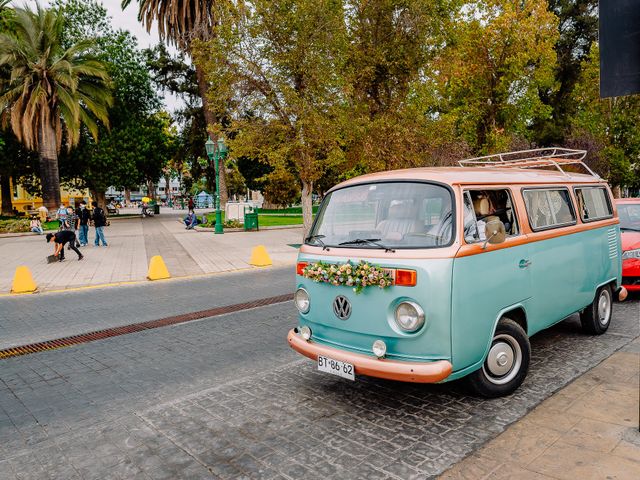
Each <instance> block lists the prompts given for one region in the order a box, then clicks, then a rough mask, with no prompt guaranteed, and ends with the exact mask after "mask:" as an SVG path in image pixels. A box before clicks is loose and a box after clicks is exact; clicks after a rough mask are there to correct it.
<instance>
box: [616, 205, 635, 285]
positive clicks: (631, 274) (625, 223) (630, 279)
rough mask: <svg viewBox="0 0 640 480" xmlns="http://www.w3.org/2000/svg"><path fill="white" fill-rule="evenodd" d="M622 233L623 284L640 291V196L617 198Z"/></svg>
mask: <svg viewBox="0 0 640 480" xmlns="http://www.w3.org/2000/svg"><path fill="white" fill-rule="evenodd" d="M616 206H617V207H618V216H619V217H620V232H621V234H622V285H623V286H624V287H625V288H626V289H627V290H629V291H630V292H633V291H636V292H640V198H619V199H617V200H616Z"/></svg>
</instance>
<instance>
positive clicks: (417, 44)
mask: <svg viewBox="0 0 640 480" xmlns="http://www.w3.org/2000/svg"><path fill="white" fill-rule="evenodd" d="M344 3H345V6H346V12H347V15H346V23H347V26H348V31H349V53H348V58H349V62H348V65H349V68H348V70H347V72H346V75H347V77H348V78H349V79H350V84H351V85H352V87H351V89H352V92H353V93H352V96H351V98H350V102H351V106H350V109H351V110H352V113H351V114H350V116H351V118H352V125H353V126H354V127H353V128H352V129H350V130H349V132H348V133H349V135H348V138H349V145H348V157H349V158H350V160H351V162H350V163H351V165H353V168H354V170H353V171H352V172H353V173H355V172H358V173H365V172H367V171H375V170H381V169H386V170H388V169H393V168H403V167H411V166H421V165H426V164H434V163H436V162H437V160H438V159H437V158H436V157H437V156H438V155H436V153H438V154H440V153H441V151H442V150H444V149H442V148H438V147H441V146H443V145H445V144H446V145H448V147H449V148H448V150H459V147H456V146H455V145H453V144H454V143H456V141H455V140H454V139H453V138H452V136H451V135H446V134H444V133H445V132H446V129H444V128H442V126H441V125H437V122H433V117H432V116H431V115H430V113H431V112H430V110H431V111H433V105H434V104H435V99H434V98H429V91H430V89H432V85H429V84H430V83H431V81H430V79H431V77H432V74H431V70H432V67H431V65H432V64H433V60H434V58H435V57H437V56H438V55H440V54H441V52H442V49H443V47H444V46H445V45H448V44H449V43H450V40H449V38H448V36H449V34H450V31H451V26H450V21H451V20H450V19H451V18H452V17H453V16H454V14H455V11H456V8H457V7H458V6H459V4H460V1H459V0H439V1H435V2H431V1H424V0H349V1H346V2H344ZM436 125H437V130H438V132H437V134H435V132H434V128H435V127H436ZM457 143H459V142H457ZM345 175H347V176H348V175H351V172H347V173H346V174H345Z"/></svg>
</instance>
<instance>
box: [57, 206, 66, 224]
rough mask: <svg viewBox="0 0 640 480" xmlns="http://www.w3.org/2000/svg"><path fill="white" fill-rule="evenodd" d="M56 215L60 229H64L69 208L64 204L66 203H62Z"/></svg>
mask: <svg viewBox="0 0 640 480" xmlns="http://www.w3.org/2000/svg"><path fill="white" fill-rule="evenodd" d="M56 215H57V217H58V223H59V225H58V230H62V229H63V228H64V224H65V222H66V220H67V208H66V207H65V206H64V203H61V204H60V208H59V209H58V210H57V211H56Z"/></svg>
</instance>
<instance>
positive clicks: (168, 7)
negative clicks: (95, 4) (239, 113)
mask: <svg viewBox="0 0 640 480" xmlns="http://www.w3.org/2000/svg"><path fill="white" fill-rule="evenodd" d="M131 2H132V0H122V8H123V9H125V8H127V7H128V6H129V5H130V4H131ZM137 2H138V4H139V9H138V20H139V21H140V22H142V24H143V25H144V26H145V27H146V29H147V31H151V26H152V25H153V22H158V33H159V34H160V40H162V41H166V42H167V43H171V44H174V45H176V46H177V47H178V48H179V49H180V50H182V51H183V52H185V53H187V54H189V53H190V49H191V42H192V41H194V40H202V41H206V40H208V39H210V38H211V37H210V35H211V31H212V29H213V26H214V25H215V18H214V16H213V7H214V5H215V3H216V0H137ZM195 69H196V77H197V79H198V90H199V92H200V98H202V107H203V109H204V116H205V119H206V121H207V125H208V126H209V127H213V126H214V125H215V124H216V123H217V122H216V118H215V115H214V114H213V112H212V111H211V110H210V109H209V100H208V98H207V89H208V83H207V79H206V74H205V72H204V71H203V70H202V68H201V67H200V66H199V65H198V64H197V63H196V64H195ZM203 141H204V139H203ZM203 148H204V147H203ZM220 197H221V202H222V203H226V202H227V197H228V195H227V182H226V171H225V169H224V168H221V169H220Z"/></svg>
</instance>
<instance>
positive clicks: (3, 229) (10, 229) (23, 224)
mask: <svg viewBox="0 0 640 480" xmlns="http://www.w3.org/2000/svg"><path fill="white" fill-rule="evenodd" d="M29 230H30V228H29V220H24V219H17V220H0V233H18V232H28V231H29Z"/></svg>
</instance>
